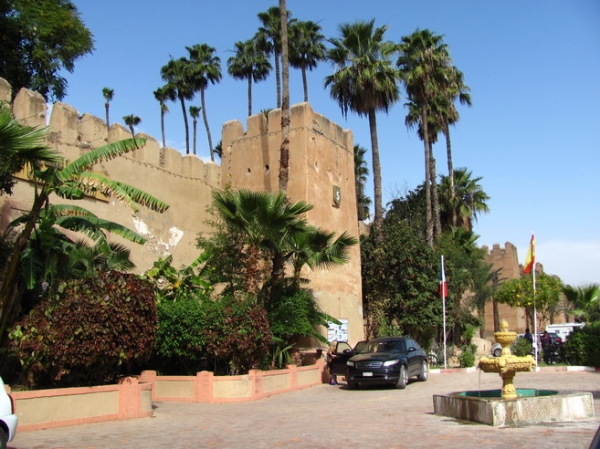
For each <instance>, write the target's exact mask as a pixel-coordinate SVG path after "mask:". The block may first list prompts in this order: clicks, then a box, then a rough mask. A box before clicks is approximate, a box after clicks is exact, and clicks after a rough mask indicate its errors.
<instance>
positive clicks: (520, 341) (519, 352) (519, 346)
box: [510, 337, 533, 357]
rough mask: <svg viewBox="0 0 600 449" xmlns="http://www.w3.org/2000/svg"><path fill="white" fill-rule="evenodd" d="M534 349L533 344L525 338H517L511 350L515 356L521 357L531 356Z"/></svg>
mask: <svg viewBox="0 0 600 449" xmlns="http://www.w3.org/2000/svg"><path fill="white" fill-rule="evenodd" d="M532 349H533V345H532V344H531V342H530V341H529V340H527V339H526V338H523V337H519V338H517V339H516V340H515V342H514V344H513V345H512V346H511V348H510V350H511V352H512V353H513V355H516V356H519V357H524V356H526V355H531V350H532Z"/></svg>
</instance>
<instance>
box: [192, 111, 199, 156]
mask: <svg viewBox="0 0 600 449" xmlns="http://www.w3.org/2000/svg"><path fill="white" fill-rule="evenodd" d="M193 126H194V128H193V129H194V137H193V142H194V155H195V154H196V137H197V135H198V133H197V130H198V120H196V119H194V122H193Z"/></svg>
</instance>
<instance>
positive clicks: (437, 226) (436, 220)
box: [429, 144, 442, 242]
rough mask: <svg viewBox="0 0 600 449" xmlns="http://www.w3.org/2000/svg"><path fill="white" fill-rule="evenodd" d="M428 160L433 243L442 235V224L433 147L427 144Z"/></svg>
mask: <svg viewBox="0 0 600 449" xmlns="http://www.w3.org/2000/svg"><path fill="white" fill-rule="evenodd" d="M429 160H430V170H429V176H430V177H431V200H432V213H433V237H434V241H435V242H438V241H439V239H440V237H441V235H442V222H441V220H440V197H439V193H438V184H437V180H436V173H437V171H436V168H435V158H434V157H433V147H432V145H431V144H429Z"/></svg>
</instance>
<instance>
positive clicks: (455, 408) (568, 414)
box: [433, 320, 594, 426]
mask: <svg viewBox="0 0 600 449" xmlns="http://www.w3.org/2000/svg"><path fill="white" fill-rule="evenodd" d="M500 327H501V329H502V330H501V332H496V333H494V337H495V338H496V341H497V342H498V343H500V344H501V345H502V354H501V355H500V357H485V356H484V357H482V358H481V360H480V361H479V369H480V370H481V371H483V372H485V373H498V374H500V377H501V378H502V389H501V390H485V391H481V390H479V391H463V392H458V393H452V394H449V395H434V396H433V405H434V413H435V414H436V415H442V416H449V417H452V418H456V419H462V420H467V421H475V422H480V423H483V424H489V425H492V426H517V425H526V424H536V423H544V422H555V421H570V420H573V419H582V418H590V417H593V416H594V402H593V397H592V394H591V393H570V394H559V392H558V391H554V390H535V389H515V386H514V383H513V380H514V377H515V374H516V373H517V372H527V371H531V370H532V369H533V368H534V366H535V360H534V359H533V357H532V356H530V355H527V356H525V357H517V356H515V355H513V354H512V352H511V350H510V346H511V345H512V344H513V343H514V341H515V340H516V338H517V333H516V332H509V331H508V323H507V322H506V320H503V321H502V323H501V326H500Z"/></svg>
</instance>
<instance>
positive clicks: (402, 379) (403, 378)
mask: <svg viewBox="0 0 600 449" xmlns="http://www.w3.org/2000/svg"><path fill="white" fill-rule="evenodd" d="M407 383H408V373H407V372H406V367H405V366H404V365H402V366H401V367H400V376H398V382H397V383H396V388H399V389H400V390H403V389H405V388H406V384H407Z"/></svg>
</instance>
